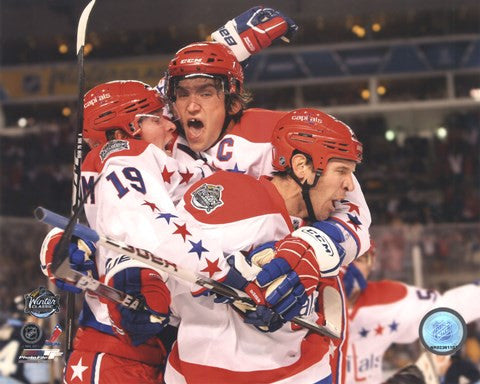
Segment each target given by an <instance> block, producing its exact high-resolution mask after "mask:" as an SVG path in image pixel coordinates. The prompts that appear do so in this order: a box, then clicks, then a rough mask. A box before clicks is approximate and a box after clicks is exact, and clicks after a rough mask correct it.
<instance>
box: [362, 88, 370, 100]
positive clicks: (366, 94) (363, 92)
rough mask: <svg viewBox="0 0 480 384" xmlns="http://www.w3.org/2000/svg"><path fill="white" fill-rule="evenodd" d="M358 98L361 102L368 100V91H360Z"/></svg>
mask: <svg viewBox="0 0 480 384" xmlns="http://www.w3.org/2000/svg"><path fill="white" fill-rule="evenodd" d="M360 96H361V97H362V99H363V100H368V99H369V98H370V91H369V90H368V89H362V92H360Z"/></svg>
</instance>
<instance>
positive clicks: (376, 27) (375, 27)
mask: <svg viewBox="0 0 480 384" xmlns="http://www.w3.org/2000/svg"><path fill="white" fill-rule="evenodd" d="M381 30H382V25H381V24H380V23H373V24H372V31H373V32H380V31H381Z"/></svg>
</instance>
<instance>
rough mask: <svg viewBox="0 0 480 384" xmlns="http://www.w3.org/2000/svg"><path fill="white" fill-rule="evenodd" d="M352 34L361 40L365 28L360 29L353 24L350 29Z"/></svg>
mask: <svg viewBox="0 0 480 384" xmlns="http://www.w3.org/2000/svg"><path fill="white" fill-rule="evenodd" d="M352 32H353V33H354V34H355V35H356V36H357V37H360V38H363V37H365V34H366V32H365V28H363V27H361V26H360V25H357V24H355V25H354V26H353V27H352Z"/></svg>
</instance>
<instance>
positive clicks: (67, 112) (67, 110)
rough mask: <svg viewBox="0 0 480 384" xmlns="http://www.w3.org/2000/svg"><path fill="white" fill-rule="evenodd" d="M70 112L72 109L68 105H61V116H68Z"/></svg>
mask: <svg viewBox="0 0 480 384" xmlns="http://www.w3.org/2000/svg"><path fill="white" fill-rule="evenodd" d="M71 114H72V110H71V109H70V107H63V108H62V116H65V117H68V116H70V115H71Z"/></svg>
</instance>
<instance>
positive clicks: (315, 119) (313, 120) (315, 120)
mask: <svg viewBox="0 0 480 384" xmlns="http://www.w3.org/2000/svg"><path fill="white" fill-rule="evenodd" d="M292 120H296V121H303V122H305V123H307V124H310V125H314V124H322V123H323V120H322V119H321V118H320V117H319V116H318V115H314V114H311V113H310V112H308V111H304V112H303V115H295V114H294V115H293V116H292Z"/></svg>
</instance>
